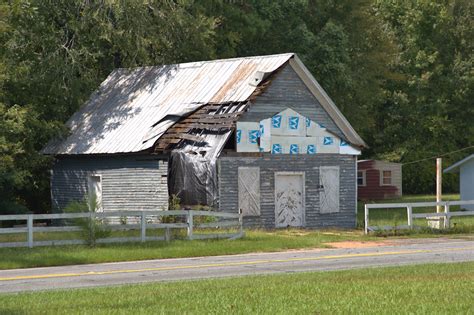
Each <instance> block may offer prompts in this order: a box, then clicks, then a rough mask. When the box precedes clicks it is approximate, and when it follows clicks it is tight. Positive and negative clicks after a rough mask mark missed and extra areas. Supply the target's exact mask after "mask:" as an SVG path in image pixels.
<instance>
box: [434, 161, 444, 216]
mask: <svg viewBox="0 0 474 315" xmlns="http://www.w3.org/2000/svg"><path fill="white" fill-rule="evenodd" d="M442 174H443V170H442V160H441V158H437V159H436V202H441V198H442V195H443V191H442V188H443V186H442V180H443V179H442ZM436 212H437V213H439V212H443V207H441V206H436Z"/></svg>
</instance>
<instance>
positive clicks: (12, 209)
mask: <svg viewBox="0 0 474 315" xmlns="http://www.w3.org/2000/svg"><path fill="white" fill-rule="evenodd" d="M30 213H32V212H31V211H30V210H29V209H28V208H27V207H25V206H24V205H21V204H18V203H16V202H13V201H0V214H1V215H8V214H30ZM18 223H20V222H19V221H18V220H15V221H13V220H12V221H0V227H12V226H13V225H15V224H18ZM21 223H25V221H24V220H22V221H21Z"/></svg>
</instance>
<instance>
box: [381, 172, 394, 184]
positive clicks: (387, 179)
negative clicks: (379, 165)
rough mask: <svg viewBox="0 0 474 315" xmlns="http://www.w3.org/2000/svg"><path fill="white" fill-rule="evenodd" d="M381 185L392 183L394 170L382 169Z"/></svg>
mask: <svg viewBox="0 0 474 315" xmlns="http://www.w3.org/2000/svg"><path fill="white" fill-rule="evenodd" d="M380 185H381V186H390V185H392V171H388V170H382V173H381V176H380Z"/></svg>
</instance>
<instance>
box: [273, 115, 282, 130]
mask: <svg viewBox="0 0 474 315" xmlns="http://www.w3.org/2000/svg"><path fill="white" fill-rule="evenodd" d="M272 127H273V128H280V127H281V115H275V116H273V117H272Z"/></svg>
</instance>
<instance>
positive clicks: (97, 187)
mask: <svg viewBox="0 0 474 315" xmlns="http://www.w3.org/2000/svg"><path fill="white" fill-rule="evenodd" d="M88 189H89V203H90V204H89V206H90V207H91V208H93V210H95V211H98V212H100V211H102V177H101V176H100V175H91V176H89V179H88Z"/></svg>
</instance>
